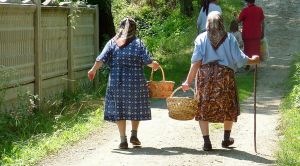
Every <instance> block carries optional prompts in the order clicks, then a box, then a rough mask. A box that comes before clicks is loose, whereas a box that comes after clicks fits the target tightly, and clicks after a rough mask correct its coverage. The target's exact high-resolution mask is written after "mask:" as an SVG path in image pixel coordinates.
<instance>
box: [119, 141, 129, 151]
mask: <svg viewBox="0 0 300 166" xmlns="http://www.w3.org/2000/svg"><path fill="white" fill-rule="evenodd" d="M119 149H128V143H127V142H121V143H120V145H119Z"/></svg>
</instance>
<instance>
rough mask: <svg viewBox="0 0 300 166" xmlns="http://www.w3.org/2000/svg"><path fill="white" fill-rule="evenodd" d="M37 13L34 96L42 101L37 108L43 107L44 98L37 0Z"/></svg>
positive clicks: (37, 5)
mask: <svg viewBox="0 0 300 166" xmlns="http://www.w3.org/2000/svg"><path fill="white" fill-rule="evenodd" d="M35 4H36V11H35V16H34V77H35V81H34V94H35V95H38V96H39V98H40V101H37V106H38V107H40V106H41V102H42V100H43V96H42V46H41V44H42V39H41V32H42V28H41V0H35Z"/></svg>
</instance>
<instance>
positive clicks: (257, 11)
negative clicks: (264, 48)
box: [238, 0, 265, 58]
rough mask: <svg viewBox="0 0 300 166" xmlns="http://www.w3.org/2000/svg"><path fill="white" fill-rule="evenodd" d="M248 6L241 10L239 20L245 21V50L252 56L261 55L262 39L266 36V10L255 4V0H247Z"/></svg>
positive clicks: (243, 31) (243, 32)
mask: <svg viewBox="0 0 300 166" xmlns="http://www.w3.org/2000/svg"><path fill="white" fill-rule="evenodd" d="M245 1H246V2H247V6H246V7H245V8H244V9H243V10H242V11H241V13H240V15H239V17H238V21H239V22H242V23H243V29H242V38H243V41H244V52H245V54H246V55H247V56H248V57H249V58H251V57H252V56H253V55H258V56H260V40H261V39H262V38H263V37H264V18H265V16H264V12H263V10H262V8H261V7H259V6H256V5H255V0H245Z"/></svg>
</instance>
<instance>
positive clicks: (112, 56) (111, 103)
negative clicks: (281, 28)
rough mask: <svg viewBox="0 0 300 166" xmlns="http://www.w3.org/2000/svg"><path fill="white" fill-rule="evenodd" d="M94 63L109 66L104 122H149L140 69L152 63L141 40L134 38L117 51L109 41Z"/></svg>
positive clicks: (147, 97)
mask: <svg viewBox="0 0 300 166" xmlns="http://www.w3.org/2000/svg"><path fill="white" fill-rule="evenodd" d="M96 61H102V62H103V63H106V64H108V65H109V67H110V74H109V80H108V86H107V90H106V95H105V111H104V120H107V121H113V122H114V121H118V120H138V121H139V120H150V119H151V110H150V102H149V90H148V86H147V80H146V78H145V75H144V66H145V65H148V64H150V63H152V59H151V57H150V55H149V53H148V51H147V49H146V48H145V46H144V45H143V43H142V42H141V40H140V39H138V38H135V39H134V40H133V41H132V42H131V43H129V44H128V45H127V46H125V47H123V48H120V47H118V46H117V44H116V42H115V41H114V40H112V39H111V40H110V41H108V42H107V44H106V46H105V48H104V49H103V51H102V52H101V54H100V55H99V56H98V57H97V59H96Z"/></svg>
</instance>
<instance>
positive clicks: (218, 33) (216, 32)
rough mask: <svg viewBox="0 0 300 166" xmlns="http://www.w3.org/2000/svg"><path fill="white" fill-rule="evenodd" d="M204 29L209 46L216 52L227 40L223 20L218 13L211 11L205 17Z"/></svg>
mask: <svg viewBox="0 0 300 166" xmlns="http://www.w3.org/2000/svg"><path fill="white" fill-rule="evenodd" d="M206 29H207V34H208V38H209V40H210V43H211V46H212V47H213V48H214V49H215V50H217V49H218V48H219V46H220V45H221V44H222V43H223V42H224V41H225V39H226V38H227V32H226V31H225V27H224V22H223V18H222V16H221V13H220V12H217V11H212V12H210V13H209V14H208V16H207V22H206Z"/></svg>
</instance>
